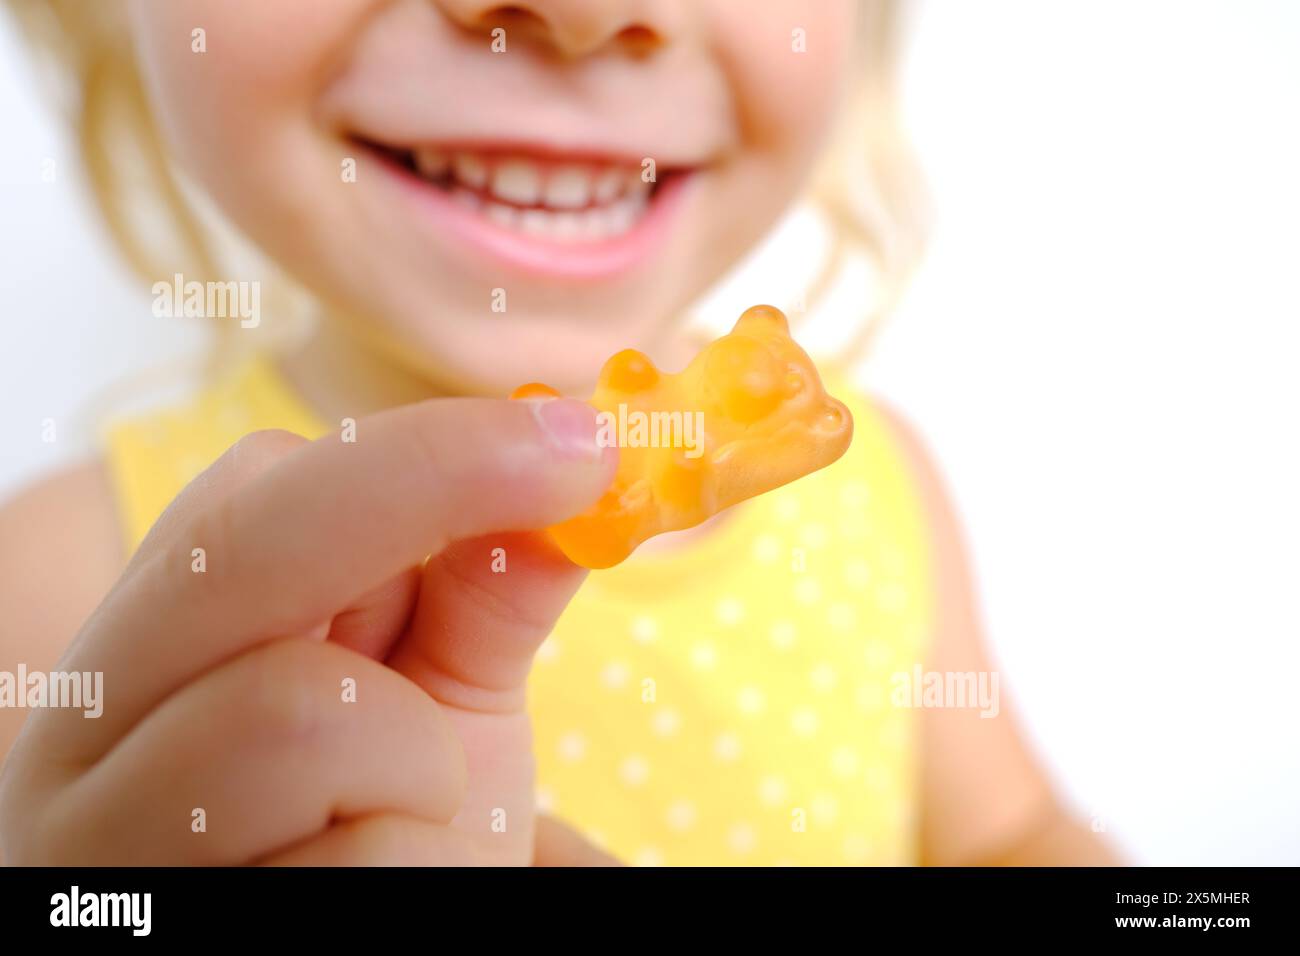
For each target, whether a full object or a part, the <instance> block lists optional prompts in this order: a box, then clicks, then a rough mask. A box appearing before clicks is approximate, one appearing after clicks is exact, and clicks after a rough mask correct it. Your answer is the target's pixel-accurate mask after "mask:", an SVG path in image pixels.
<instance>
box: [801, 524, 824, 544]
mask: <svg viewBox="0 0 1300 956" xmlns="http://www.w3.org/2000/svg"><path fill="white" fill-rule="evenodd" d="M826 537H827V535H826V527H825V526H824V525H820V524H806V525H804V526H803V529H802V530H801V531H800V532H799V540H800V541H802V542H803V543H804V547H807V548H813V549H814V550H815V549H817V548H820V547H822V545H824V544H825V543H826Z"/></svg>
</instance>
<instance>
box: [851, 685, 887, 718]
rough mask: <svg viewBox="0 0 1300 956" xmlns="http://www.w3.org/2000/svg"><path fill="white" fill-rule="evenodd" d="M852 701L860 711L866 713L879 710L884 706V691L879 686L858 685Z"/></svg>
mask: <svg viewBox="0 0 1300 956" xmlns="http://www.w3.org/2000/svg"><path fill="white" fill-rule="evenodd" d="M854 701H855V702H856V703H857V705H858V708H859V709H861V710H865V711H868V712H870V711H876V710H879V709H880V708H881V707H883V706H884V705H885V692H884V689H883V688H882V687H881V686H880V685H879V684H859V685H858V690H857V693H856V694H855V695H854Z"/></svg>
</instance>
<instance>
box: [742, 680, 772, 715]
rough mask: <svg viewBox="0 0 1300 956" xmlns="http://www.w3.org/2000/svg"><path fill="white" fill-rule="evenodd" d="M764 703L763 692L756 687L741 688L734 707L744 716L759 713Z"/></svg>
mask: <svg viewBox="0 0 1300 956" xmlns="http://www.w3.org/2000/svg"><path fill="white" fill-rule="evenodd" d="M765 703H766V701H765V700H764V698H763V692H762V691H761V690H759V689H758V688H757V687H742V688H741V690H740V693H739V694H737V695H736V706H737V707H739V708H740V711H741V713H744V714H751V715H752V714H757V713H759V712H760V711H762V709H763V705H764V704H765Z"/></svg>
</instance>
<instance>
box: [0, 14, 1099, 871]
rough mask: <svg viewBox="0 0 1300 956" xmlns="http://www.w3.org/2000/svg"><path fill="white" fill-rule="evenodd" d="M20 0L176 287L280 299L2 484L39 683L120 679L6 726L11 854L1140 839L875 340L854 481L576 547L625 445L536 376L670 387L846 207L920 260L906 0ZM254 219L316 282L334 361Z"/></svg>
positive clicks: (1091, 850)
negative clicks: (1013, 704) (300, 339)
mask: <svg viewBox="0 0 1300 956" xmlns="http://www.w3.org/2000/svg"><path fill="white" fill-rule="evenodd" d="M10 3H11V5H12V6H13V7H15V8H17V10H18V11H19V12H20V13H21V14H23V15H24V22H25V23H26V24H27V25H28V26H29V27H30V28H31V29H32V31H33V34H34V35H35V36H36V37H37V39H39V40H40V41H41V42H43V43H45V44H46V45H48V46H49V47H51V48H52V49H54V50H55V51H56V52H57V53H58V54H59V55H60V57H61V60H60V62H62V63H63V64H65V65H66V66H67V68H68V69H69V70H71V71H72V75H73V76H75V78H76V80H77V82H78V83H79V92H80V101H79V113H78V131H79V134H80V138H81V145H82V147H83V150H84V153H85V159H86V163H87V166H88V169H89V171H90V175H91V180H92V182H93V184H94V186H95V188H96V190H97V193H98V195H99V198H100V201H101V206H102V208H103V211H104V212H105V213H106V215H107V217H108V220H109V222H110V224H111V225H112V226H113V228H114V230H115V233H116V234H117V235H118V236H119V238H120V239H121V240H122V243H123V248H124V250H125V252H126V253H127V254H128V256H129V257H130V258H131V260H132V262H133V263H134V264H135V265H136V266H137V267H138V269H139V270H140V272H141V274H142V276H143V277H144V278H145V279H146V280H147V281H148V282H149V283H150V284H151V285H152V284H153V283H161V285H162V286H163V287H170V286H172V285H173V283H174V282H180V283H189V282H198V283H203V284H205V285H204V286H203V287H204V288H205V289H206V288H209V287H208V286H207V285H206V284H207V283H221V284H222V285H221V286H220V287H217V288H219V289H220V290H222V291H223V292H224V291H227V290H228V291H230V293H231V294H232V295H234V294H235V293H236V292H238V293H240V294H243V293H245V292H250V294H248V295H245V296H244V298H242V299H239V300H238V301H241V302H244V303H245V304H247V303H250V302H251V303H260V305H259V309H257V310H254V311H252V312H248V311H246V312H244V313H242V314H241V315H238V316H235V315H232V314H228V313H222V314H220V315H210V316H209V319H208V321H211V322H212V323H213V324H214V325H215V326H217V334H216V338H217V341H218V348H217V350H216V351H215V352H214V356H215V360H214V363H213V372H212V374H211V375H209V376H208V378H207V379H206V382H205V384H204V387H203V388H202V390H200V392H199V394H198V395H197V397H195V398H194V399H193V400H192V401H190V402H188V403H186V404H183V405H181V406H179V407H173V408H171V409H168V410H164V411H160V412H157V413H154V414H151V415H146V416H144V417H141V418H137V419H134V420H131V421H127V422H124V423H119V424H118V425H116V426H115V427H114V428H112V429H111V430H110V431H109V432H108V435H107V440H106V443H105V446H104V449H103V453H102V456H101V457H100V458H99V459H98V460H96V461H93V462H91V463H88V464H86V465H84V466H81V467H77V468H74V469H71V470H69V471H66V472H64V473H62V474H59V475H56V476H54V477H52V478H50V479H49V480H47V481H45V482H44V483H42V484H40V485H38V486H36V487H34V488H32V489H31V490H29V491H27V492H26V493H25V494H23V495H21V496H19V497H18V498H17V499H16V500H14V501H12V502H11V503H10V504H9V505H8V506H7V507H6V508H5V509H4V511H3V513H2V514H0V528H2V529H3V533H2V534H0V566H2V567H3V568H4V573H3V575H0V606H3V608H4V609H5V615H4V619H5V628H4V632H3V643H2V644H0V659H2V660H3V662H4V667H5V668H6V669H9V670H11V671H12V670H14V669H15V668H16V667H17V666H18V664H19V663H22V664H24V665H25V666H26V668H27V669H28V671H39V670H44V671H47V672H48V671H50V670H53V669H57V670H59V671H66V672H74V673H82V672H90V673H102V675H103V677H102V679H103V688H104V703H103V713H102V716H101V717H100V718H99V719H96V720H88V719H84V718H83V716H82V714H81V713H80V712H79V711H75V710H68V709H53V708H48V709H37V710H32V711H30V713H29V712H28V711H26V710H21V709H15V710H3V711H0V721H3V723H0V753H7V759H6V762H5V766H4V774H3V778H2V780H0V853H3V856H4V858H5V859H6V860H7V861H8V862H13V863H92V864H98V863H109V864H111V863H162V864H180V863H223V864H225V863H255V862H272V863H312V864H374V863H428V864H451V863H456V864H459V863H511V864H526V863H530V862H535V863H585V862H602V861H607V860H610V859H617V860H619V861H624V862H637V863H647V864H655V863H662V864H762V865H767V864H783V863H790V864H863V863H874V864H908V863H914V862H918V861H919V862H927V863H935V864H974V863H986V862H1009V863H1093V862H1107V861H1109V860H1110V859H1111V856H1110V854H1109V851H1108V850H1107V849H1106V848H1105V847H1104V846H1103V845H1102V844H1101V843H1100V842H1099V841H1098V840H1097V838H1096V837H1095V835H1094V834H1093V833H1092V832H1091V831H1090V829H1089V828H1087V827H1086V826H1080V825H1078V824H1077V823H1076V822H1074V821H1073V820H1072V819H1071V818H1070V816H1069V814H1068V813H1067V812H1066V811H1065V810H1064V809H1063V808H1062V806H1061V804H1060V803H1059V802H1058V800H1057V798H1056V797H1055V796H1054V795H1053V792H1052V790H1051V789H1050V787H1049V785H1048V783H1047V782H1046V780H1045V779H1044V776H1043V774H1042V772H1041V770H1040V768H1039V767H1038V766H1037V765H1036V763H1035V762H1034V760H1033V759H1032V757H1031V756H1030V754H1029V753H1028V751H1027V749H1026V747H1025V745H1024V743H1023V742H1022V740H1021V739H1020V737H1019V736H1018V734H1017V731H1016V729H1015V725H1014V722H1013V719H1012V717H1011V715H1010V712H1009V708H1008V706H1007V704H1006V702H1005V701H1000V702H999V701H998V699H997V693H996V691H997V683H996V676H997V675H996V674H995V673H992V672H991V670H990V665H989V663H988V661H987V658H986V656H985V652H984V649H983V647H982V644H981V641H980V637H979V633H978V626H977V622H976V610H975V602H974V599H973V595H972V589H971V585H970V580H969V575H968V572H967V569H966V566H965V562H964V558H963V554H962V550H961V546H960V543H959V539H958V533H957V527H956V523H955V521H954V518H953V515H952V513H951V510H950V507H949V505H948V503H947V501H946V499H945V497H944V494H943V492H942V490H941V488H940V483H939V481H938V480H937V478H936V475H935V473H934V470H933V467H932V466H931V464H930V463H929V462H928V460H927V458H926V456H925V454H924V452H923V451H922V449H921V448H920V446H919V445H918V442H917V440H916V438H915V437H914V435H913V433H912V432H911V431H910V429H909V428H908V427H907V426H906V425H905V424H904V423H903V422H902V421H901V420H900V419H899V418H898V416H897V415H896V414H895V413H893V412H892V411H890V410H888V409H886V408H884V407H882V406H881V405H880V404H879V403H877V402H875V401H873V400H871V399H869V398H866V397H863V396H860V395H855V394H854V392H853V386H852V385H851V384H849V383H847V382H846V381H845V380H844V378H843V377H842V375H841V374H838V373H837V371H836V369H837V368H841V367H842V366H843V365H844V364H846V363H847V361H848V360H849V359H850V358H851V357H852V352H853V350H852V349H851V348H846V349H845V351H844V353H843V354H842V355H840V356H838V358H839V359H840V361H838V362H837V361H835V358H836V357H832V359H831V360H830V361H827V362H824V363H823V371H824V372H825V373H826V374H827V384H828V387H829V390H830V391H831V393H832V394H834V395H836V396H837V397H839V398H841V399H843V400H845V401H846V402H847V403H848V404H849V406H850V408H851V409H852V411H853V415H854V419H855V435H854V440H853V444H852V446H851V448H850V450H849V452H848V453H847V454H846V455H845V457H844V458H843V459H842V460H841V461H839V462H838V463H836V464H835V465H833V466H831V467H830V468H828V469H826V470H825V471H823V472H821V473H818V474H816V475H814V476H812V477H809V478H806V479H804V480H801V481H799V482H796V483H794V484H792V485H789V486H787V487H784V488H781V489H779V490H777V491H775V492H772V493H770V494H768V495H764V496H762V497H760V498H758V499H755V500H753V501H750V502H747V503H745V504H742V505H740V506H738V507H737V508H735V509H733V510H732V511H730V512H727V513H724V514H723V515H721V516H719V517H718V518H717V519H715V520H713V521H711V522H708V523H707V524H705V525H703V526H701V527H700V528H699V529H696V530H694V531H692V532H687V533H683V534H680V535H674V536H669V537H668V538H666V539H661V540H659V541H656V542H652V543H651V544H649V545H647V546H646V547H644V548H642V549H641V551H640V552H639V553H638V554H636V555H634V556H633V557H632V558H631V559H630V560H629V561H627V562H626V563H625V564H623V565H621V566H619V567H617V568H615V569H612V570H608V571H600V572H593V573H592V574H591V575H589V576H586V575H585V573H584V572H582V571H580V570H579V569H577V568H575V567H574V566H573V565H571V564H570V563H568V562H567V560H565V559H564V558H563V557H562V556H561V555H559V554H558V553H557V552H556V551H555V550H554V549H553V547H552V546H551V545H550V544H548V540H547V539H546V538H545V537H544V536H542V535H540V534H538V533H537V532H538V531H539V530H540V529H543V528H545V527H547V526H548V525H551V524H554V523H556V522H557V521H560V520H563V519H564V518H566V517H568V516H571V515H573V514H575V513H577V512H579V511H581V510H583V509H584V508H586V507H587V506H588V505H589V504H591V503H592V502H593V501H594V500H595V499H596V498H597V497H598V496H599V495H600V493H601V491H602V490H603V488H604V487H605V485H606V484H607V483H608V481H609V480H610V478H611V475H612V469H613V467H614V464H615V460H616V456H617V452H616V451H615V450H613V449H606V448H601V447H599V446H598V444H597V443H596V441H595V420H594V417H593V412H592V411H591V410H590V409H589V408H588V407H587V406H586V405H585V404H584V403H582V402H580V401H576V400H574V399H553V400H550V401H542V402H508V401H505V400H504V396H505V395H506V394H507V393H508V392H509V390H510V389H511V388H512V387H514V386H516V385H518V384H520V383H523V382H527V381H534V380H536V381H543V382H548V383H550V384H552V385H555V386H557V387H560V388H561V390H563V391H564V392H566V393H567V394H572V395H586V394H589V391H590V387H591V384H592V381H593V379H594V376H595V373H596V372H597V371H598V370H599V368H600V366H601V364H602V362H603V360H604V359H605V358H607V357H608V356H609V355H612V354H613V353H615V352H617V351H619V350H621V349H623V348H626V347H637V348H641V349H643V350H645V351H647V352H649V353H650V354H651V355H652V356H654V357H655V359H656V360H657V362H658V363H659V364H660V365H662V366H664V367H667V368H670V369H672V368H677V367H679V366H680V365H681V364H682V363H683V362H684V361H685V360H686V359H687V358H688V357H689V356H690V355H691V354H693V352H694V350H695V349H697V348H698V346H699V339H698V337H695V336H692V335H691V334H690V333H688V332H687V331H686V330H685V329H684V328H683V323H682V321H681V318H680V317H681V316H683V315H684V314H685V313H686V311H687V309H688V307H689V305H690V304H691V303H692V302H693V301H694V300H696V299H697V298H698V297H699V296H700V295H701V294H702V293H703V292H705V291H706V290H708V289H709V288H710V286H712V285H713V284H715V283H716V281H717V280H718V279H719V278H720V277H721V276H722V275H723V274H724V272H725V271H726V270H727V269H728V267H729V266H731V265H732V264H733V263H735V262H736V261H737V260H738V258H739V257H741V256H742V255H743V254H744V253H746V252H747V251H748V250H750V249H751V247H753V246H754V245H755V244H756V242H757V241H758V240H759V239H760V238H761V237H762V236H763V235H764V234H765V233H766V232H767V231H768V230H769V229H770V228H771V227H772V226H773V224H774V223H775V222H776V221H777V219H778V218H779V217H780V216H781V215H782V214H783V213H784V212H785V211H786V210H787V208H788V207H789V206H790V205H791V204H792V203H794V202H795V201H796V200H797V199H799V198H800V196H801V195H802V194H804V193H805V192H806V191H807V190H808V189H813V190H814V191H815V192H817V193H818V195H819V196H821V197H822V198H825V197H826V196H827V195H829V196H830V197H831V199H832V205H830V206H829V207H828V208H829V209H830V210H831V211H832V217H831V218H832V221H833V222H835V223H836V225H837V229H838V230H839V232H840V234H841V236H848V237H850V238H851V237H852V236H853V235H855V234H856V235H858V236H859V237H860V238H863V239H864V240H865V241H866V244H867V247H868V248H869V249H870V250H872V251H873V252H874V253H875V254H876V255H877V259H878V260H879V262H880V264H881V265H882V266H883V267H884V268H885V270H886V271H889V270H894V271H898V270H899V269H901V268H903V267H905V265H906V259H907V258H908V256H907V252H908V250H909V249H910V245H909V243H908V242H907V241H906V240H905V230H904V225H905V223H904V219H905V216H904V212H905V210H906V208H907V206H906V196H905V194H904V193H902V192H900V191H899V190H900V188H901V187H900V185H899V184H900V182H901V181H902V180H901V178H900V176H899V163H900V157H901V155H902V154H901V152H900V150H899V148H898V144H897V138H896V136H895V135H894V133H893V129H892V122H891V116H892V113H891V108H892V107H891V104H890V103H889V102H888V99H887V93H888V82H887V73H888V68H889V66H890V54H891V44H892V36H893V26H894V21H895V19H896V17H895V11H894V10H893V9H892V8H891V7H890V6H888V5H885V4H882V3H879V2H874V3H869V2H862V3H856V2H852V0H826V2H821V3H816V4H807V3H802V2H795V0H765V2H763V3H760V4H754V3H739V2H735V0H691V2H686V0H525V2H516V3H511V4H508V5H498V4H493V3H486V2H478V0H383V2H381V0H276V2H274V3H267V2H265V0H221V2H215V0H166V2H163V0H152V2H151V0H133V2H118V0H101V2H98V3H94V4H88V3H84V2H79V0H63V2H45V3H39V4H38V3H34V2H27V0H10ZM841 141H842V142H841ZM844 143H848V144H849V146H848V147H845V146H844V145H843V144H844ZM846 148H848V149H850V150H853V149H856V150H858V152H856V153H854V152H845V151H844V150H845V149H846ZM837 188H838V189H839V190H840V192H839V193H838V194H836V193H835V192H834V190H835V189H837ZM851 192H852V193H856V194H858V197H859V199H860V200H861V201H859V202H857V203H856V204H854V205H853V206H852V208H853V210H854V212H856V213H858V214H859V215H856V216H855V215H850V214H849V212H848V210H849V208H850V204H849V202H848V200H849V196H850V193H851ZM873 197H874V198H873ZM161 210H165V211H166V212H167V216H168V219H167V222H169V223H170V224H171V226H172V227H173V228H172V230H171V231H170V232H168V233H166V234H161V233H160V231H159V227H158V223H159V222H160V221H161V220H162V217H161V216H160V215H159V213H160V211H161ZM215 212H219V213H220V214H221V216H220V222H221V223H231V224H233V225H234V226H235V227H236V228H237V230H238V232H239V233H241V234H242V235H243V236H244V237H246V238H247V239H249V240H251V241H252V243H253V244H255V245H256V246H257V247H258V248H260V250H261V251H262V252H264V253H265V254H266V256H267V257H268V258H269V259H270V260H273V261H275V262H276V263H277V264H278V265H279V266H281V267H282V268H283V269H284V270H285V272H286V273H288V274H290V275H292V276H293V277H294V278H295V279H296V280H297V283H298V285H299V286H300V287H301V288H303V289H305V290H306V292H307V293H309V295H310V300H311V302H312V304H313V308H314V311H315V314H316V316H317V318H318V320H319V321H318V322H317V323H316V325H315V328H314V331H313V332H312V334H311V336H310V337H309V338H308V339H307V341H306V344H305V345H302V346H301V347H298V348H294V349H289V348H285V347H284V346H283V344H282V343H281V341H280V339H281V338H282V336H281V335H279V334H277V333H276V332H275V330H276V329H277V328H279V329H282V328H283V326H284V323H283V316H284V314H286V313H287V311H288V308H289V306H288V302H289V300H288V299H283V300H281V299H277V298H273V296H272V293H273V292H274V291H276V290H278V289H282V288H284V285H283V282H282V281H281V280H280V279H279V278H277V277H276V276H275V275H273V274H272V273H271V272H269V271H268V269H267V268H266V267H264V266H260V265H252V266H250V265H244V266H236V265H234V264H232V260H230V259H223V258H221V257H220V256H219V255H218V239H217V232H216V227H217V225H218V221H217V217H216V216H215V215H214V213H215ZM862 213H870V215H869V216H866V217H864V216H863V215H861V214H862ZM177 277H180V278H179V279H178V278H177ZM231 283H233V285H229V284H231ZM764 291H765V290H763V289H754V290H753V295H752V302H759V301H762V300H763V299H766V298H768V296H767V295H765V294H764ZM251 293H256V294H251ZM160 294H161V292H160ZM204 301H205V302H207V303H211V302H212V301H214V299H213V298H212V297H207V298H205V299H204ZM232 301H233V300H232ZM172 307H173V308H175V309H180V305H178V304H175V303H173V306H172ZM164 311H165V310H164ZM263 311H264V312H265V313H266V315H265V319H266V321H265V322H263V321H261V320H262V315H261V312H263ZM864 311H865V306H864ZM733 318H734V317H733ZM849 320H850V319H849V317H847V316H846V317H845V321H846V322H847V321H849ZM797 332H798V328H797V327H796V333H797ZM273 336H275V337H274V338H273ZM584 577H585V580H584ZM74 637H75V639H74ZM962 686H969V687H975V686H978V687H980V688H981V689H982V690H985V691H987V690H988V688H990V687H991V688H992V691H993V696H992V699H991V700H990V699H985V698H986V697H987V695H985V697H981V699H980V700H979V701H978V702H977V701H976V700H974V699H968V698H964V699H960V700H957V699H954V698H953V696H952V691H951V689H952V688H954V687H962ZM935 687H940V688H944V687H946V688H948V689H949V690H948V692H947V693H938V694H932V693H930V691H931V690H933V689H934V688H935ZM525 688H526V690H527V694H526V695H525ZM923 689H924V690H925V692H924V693H923V692H922V691H923ZM24 717H25V718H26V719H25V721H24ZM553 819H555V820H558V819H562V820H564V821H566V823H565V824H560V823H558V822H552V820H553Z"/></svg>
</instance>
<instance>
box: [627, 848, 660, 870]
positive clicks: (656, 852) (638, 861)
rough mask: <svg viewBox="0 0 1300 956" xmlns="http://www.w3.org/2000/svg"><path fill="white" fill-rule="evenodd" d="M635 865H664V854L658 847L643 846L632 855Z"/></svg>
mask: <svg viewBox="0 0 1300 956" xmlns="http://www.w3.org/2000/svg"><path fill="white" fill-rule="evenodd" d="M632 865H633V866H663V865H664V854H663V851H662V850H660V849H659V848H658V847H653V846H643V847H642V848H641V849H639V850H637V851H636V853H634V854H633V855H632Z"/></svg>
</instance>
